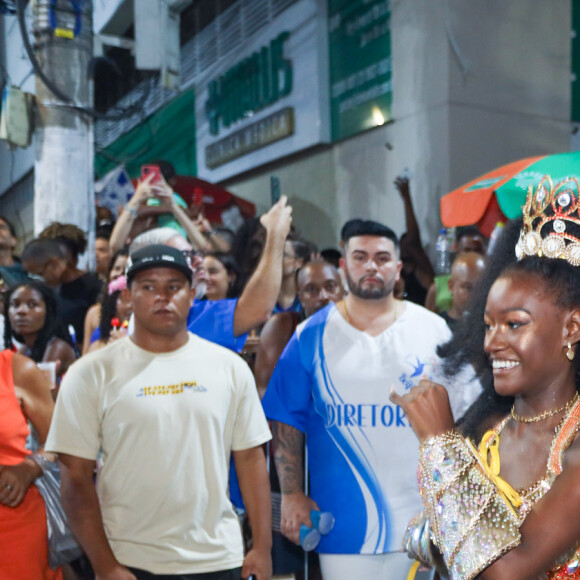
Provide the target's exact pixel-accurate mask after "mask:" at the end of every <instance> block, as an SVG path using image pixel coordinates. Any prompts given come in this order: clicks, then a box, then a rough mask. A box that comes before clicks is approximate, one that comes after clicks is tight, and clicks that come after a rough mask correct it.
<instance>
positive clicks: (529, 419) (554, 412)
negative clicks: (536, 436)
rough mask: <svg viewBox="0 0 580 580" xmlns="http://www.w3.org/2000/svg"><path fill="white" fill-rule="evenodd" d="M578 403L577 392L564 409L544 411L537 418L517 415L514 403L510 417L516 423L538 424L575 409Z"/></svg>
mask: <svg viewBox="0 0 580 580" xmlns="http://www.w3.org/2000/svg"><path fill="white" fill-rule="evenodd" d="M576 401H578V392H577V391H576V394H575V395H574V396H573V397H572V398H571V399H570V400H569V401H568V402H567V403H566V404H565V405H563V406H562V407H558V408H557V409H550V410H548V411H544V412H543V413H540V414H539V415H536V416H535V417H520V416H519V415H516V412H515V408H516V405H515V403H514V405H513V407H512V410H511V412H510V417H511V418H512V419H513V420H514V421H517V422H518V423H537V422H538V421H543V420H544V419H547V418H548V417H552V416H553V415H557V414H558V413H561V412H562V411H566V412H568V411H569V410H570V409H571V408H572V407H573V405H574V404H575V403H576Z"/></svg>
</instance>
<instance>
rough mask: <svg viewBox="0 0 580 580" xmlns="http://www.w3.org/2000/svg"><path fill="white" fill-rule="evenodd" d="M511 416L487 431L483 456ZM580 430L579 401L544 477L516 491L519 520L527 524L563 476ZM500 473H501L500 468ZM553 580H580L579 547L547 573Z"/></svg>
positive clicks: (553, 449) (561, 429)
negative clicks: (564, 461)
mask: <svg viewBox="0 0 580 580" xmlns="http://www.w3.org/2000/svg"><path fill="white" fill-rule="evenodd" d="M509 418H510V416H509V415H508V416H507V417H506V418H505V419H503V420H502V421H501V422H500V423H499V424H498V425H496V427H495V428H494V429H493V430H492V431H488V432H487V433H486V434H485V435H484V436H483V438H482V441H481V445H480V453H481V454H482V455H484V454H485V455H487V453H486V451H489V450H490V449H491V448H492V447H493V446H497V445H498V443H499V434H500V433H501V431H502V429H503V428H504V427H505V425H506V423H507V422H508V420H509ZM579 429H580V402H577V403H576V404H575V405H574V406H573V407H572V409H571V410H570V411H569V413H567V414H566V415H565V417H564V418H563V420H562V422H561V423H560V425H559V426H558V427H557V428H556V434H555V435H554V439H553V440H552V446H551V449H550V453H549V455H548V464H547V466H546V473H545V474H544V476H543V477H542V478H541V479H540V480H538V481H537V482H536V483H534V484H533V485H532V486H530V487H529V488H528V489H525V490H517V494H518V495H519V497H520V498H521V505H520V506H519V507H518V508H517V512H518V516H519V518H520V521H522V522H523V521H524V520H525V518H526V516H527V515H528V514H529V513H530V511H531V510H532V508H533V506H534V504H535V503H536V502H537V501H539V500H540V499H541V498H542V497H543V496H544V495H545V494H546V493H547V492H548V491H549V490H550V488H551V487H552V484H553V483H554V480H555V479H556V477H558V475H560V473H562V456H563V454H564V451H566V449H567V448H568V447H569V446H570V444H571V443H572V441H574V438H575V436H576V434H577V433H578V430H579ZM497 467H498V473H499V465H498V466H497ZM548 578H549V579H550V580H580V546H578V547H577V548H576V550H574V551H572V553H569V554H567V555H566V556H565V557H563V558H562V559H561V563H558V565H557V566H556V567H555V568H553V569H552V570H550V571H549V572H548Z"/></svg>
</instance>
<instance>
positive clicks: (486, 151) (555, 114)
mask: <svg viewBox="0 0 580 580" xmlns="http://www.w3.org/2000/svg"><path fill="white" fill-rule="evenodd" d="M392 10H393V12H392V55H393V116H394V119H395V120H394V122H393V123H391V124H388V125H385V126H384V127H380V128H377V129H373V130H371V131H368V132H366V133H363V134H359V135H358V136H356V137H353V138H351V139H347V140H345V141H343V142H340V143H337V144H335V145H333V146H332V147H331V148H330V149H327V150H324V151H322V152H320V151H318V152H316V153H313V154H312V155H311V156H305V157H301V158H300V159H298V160H292V161H290V162H288V163H286V164H285V163H284V162H280V164H279V165H280V166H279V167H277V168H275V169H271V168H268V170H267V171H264V172H263V173H262V172H259V171H258V172H254V174H253V175H252V177H249V178H244V177H242V178H239V179H232V180H230V181H228V182H227V183H226V185H227V186H228V187H229V188H230V189H231V190H232V191H234V192H235V193H238V194H239V195H242V196H244V197H246V198H248V199H250V200H252V201H254V202H256V203H257V204H258V207H259V208H261V209H264V208H265V207H267V204H268V200H269V188H270V185H269V175H270V174H271V173H275V174H277V175H279V176H280V178H281V183H282V191H283V193H288V192H292V194H291V195H290V198H291V201H292V202H293V205H294V207H295V211H294V221H295V223H296V224H297V226H298V227H299V229H300V230H301V231H302V232H303V233H304V234H305V235H306V236H307V237H309V238H310V239H312V240H313V241H315V242H316V243H318V244H319V245H321V246H323V247H324V246H327V245H336V243H337V239H338V232H339V230H340V227H341V225H342V223H344V221H346V220H347V219H349V218H352V217H367V218H373V219H377V220H380V221H383V222H385V223H387V224H388V225H390V226H391V227H393V229H395V230H396V231H397V232H398V233H402V232H403V231H404V229H405V224H404V215H403V211H402V203H401V201H400V199H399V197H398V194H397V192H396V190H395V189H394V187H393V185H392V182H393V180H394V179H395V177H396V175H397V174H398V173H399V172H401V170H402V169H403V168H404V167H408V168H409V169H410V171H411V175H412V179H411V186H412V195H413V200H414V205H415V211H416V214H417V217H418V220H419V223H420V225H421V228H422V235H423V241H424V243H427V245H429V243H430V242H431V243H432V242H433V241H434V239H435V237H436V234H437V231H438V229H439V228H440V218H439V200H440V198H441V196H443V195H444V194H445V193H447V192H448V191H450V190H451V189H453V188H455V187H457V186H459V185H461V184H462V183H464V182H466V181H468V180H470V179H473V178H475V177H477V176H478V175H479V174H481V173H484V172H486V171H488V170H490V169H493V168H494V167H496V166H499V165H503V164H505V163H509V162H511V161H514V160H516V159H519V158H521V157H526V156H531V155H538V154H543V153H552V152H554V153H555V152H560V151H566V150H569V148H570V128H571V125H570V121H569V116H570V29H571V6H570V0H554V1H553V2H545V1H543V0H512V1H510V2H505V1H502V0H486V2H481V0H441V1H439V2H434V1H433V0H394V1H393V3H392ZM387 142H388V143H389V147H390V148H389V149H387V148H386V147H385V143H387ZM303 184H306V187H304V185H303Z"/></svg>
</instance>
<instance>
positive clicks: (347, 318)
mask: <svg viewBox="0 0 580 580" xmlns="http://www.w3.org/2000/svg"><path fill="white" fill-rule="evenodd" d="M393 302H394V303H395V314H394V317H393V322H396V320H397V314H398V313H399V306H398V305H397V301H396V300H393ZM342 305H343V306H344V319H345V320H346V321H347V322H348V323H349V324H351V325H352V323H351V321H350V316H349V314H348V308H347V307H346V298H345V299H344V300H343V301H342Z"/></svg>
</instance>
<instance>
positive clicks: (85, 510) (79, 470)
mask: <svg viewBox="0 0 580 580" xmlns="http://www.w3.org/2000/svg"><path fill="white" fill-rule="evenodd" d="M58 461H59V464H60V478H61V493H62V507H63V508H64V511H65V513H66V515H67V518H68V523H69V525H70V528H71V530H72V532H73V534H74V535H75V538H76V539H77V540H78V542H79V544H80V545H81V546H82V548H83V550H84V552H85V553H86V555H87V556H88V558H89V560H90V561H91V564H92V566H93V570H94V571H95V574H96V580H136V578H135V576H134V575H133V574H132V573H131V572H130V571H129V570H128V569H127V568H125V566H123V565H121V564H120V563H119V561H118V560H117V559H116V558H115V555H114V554H113V551H112V550H111V546H110V544H109V541H108V540H107V536H106V535H105V529H104V527H103V517H102V515H101V509H100V507H99V500H98V498H97V492H96V489H95V484H94V481H93V471H94V468H95V462H94V461H93V460H89V459H83V458H81V457H75V456H74V455H66V454H63V453H61V454H59V458H58Z"/></svg>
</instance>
